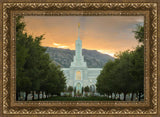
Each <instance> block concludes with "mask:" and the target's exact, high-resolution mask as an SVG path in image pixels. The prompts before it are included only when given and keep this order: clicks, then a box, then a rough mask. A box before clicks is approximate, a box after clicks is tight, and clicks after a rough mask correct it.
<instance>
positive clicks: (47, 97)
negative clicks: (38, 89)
mask: <svg viewBox="0 0 160 117" xmlns="http://www.w3.org/2000/svg"><path fill="white" fill-rule="evenodd" d="M47 95H48V93H47V91H46V99H47V98H48V97H47Z"/></svg>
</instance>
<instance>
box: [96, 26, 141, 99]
mask: <svg viewBox="0 0 160 117" xmlns="http://www.w3.org/2000/svg"><path fill="white" fill-rule="evenodd" d="M134 33H135V38H136V39H137V40H138V41H139V43H140V45H138V46H137V47H136V49H135V50H133V51H129V50H127V51H124V52H120V53H119V54H117V55H116V58H115V60H114V61H109V62H107V63H106V65H105V66H104V68H103V70H102V71H101V73H100V75H99V76H98V77H97V83H96V86H97V90H98V92H100V93H101V94H108V95H111V97H112V93H115V94H116V93H119V96H120V93H123V94H124V100H126V94H127V93H132V99H131V100H133V94H134V93H136V94H138V95H139V100H140V97H141V95H142V94H144V27H143V26H141V25H137V28H136V31H134Z"/></svg>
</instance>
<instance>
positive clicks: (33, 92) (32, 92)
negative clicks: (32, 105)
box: [32, 91, 34, 101]
mask: <svg viewBox="0 0 160 117" xmlns="http://www.w3.org/2000/svg"><path fill="white" fill-rule="evenodd" d="M32 100H33V101H34V91H32Z"/></svg>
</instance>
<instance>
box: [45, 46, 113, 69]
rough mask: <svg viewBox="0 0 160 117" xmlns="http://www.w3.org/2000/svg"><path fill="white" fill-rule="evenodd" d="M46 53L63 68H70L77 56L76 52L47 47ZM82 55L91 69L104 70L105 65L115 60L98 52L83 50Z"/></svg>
mask: <svg viewBox="0 0 160 117" xmlns="http://www.w3.org/2000/svg"><path fill="white" fill-rule="evenodd" d="M45 48H46V53H48V54H49V56H50V58H51V60H52V61H54V63H56V64H57V65H60V66H61V67H63V68H69V67H70V64H71V62H72V61H73V56H74V55H75V50H70V49H61V48H53V47H45ZM82 55H83V56H84V61H86V62H87V66H88V67H89V68H102V67H103V66H104V65H105V63H106V62H107V61H109V60H114V58H113V57H111V56H109V55H107V54H102V53H100V52H98V51H96V50H87V49H83V50H82Z"/></svg>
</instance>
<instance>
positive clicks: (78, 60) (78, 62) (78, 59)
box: [70, 24, 87, 67]
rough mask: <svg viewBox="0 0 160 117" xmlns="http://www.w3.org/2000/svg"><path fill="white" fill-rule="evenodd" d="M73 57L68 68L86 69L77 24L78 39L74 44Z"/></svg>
mask: <svg viewBox="0 0 160 117" xmlns="http://www.w3.org/2000/svg"><path fill="white" fill-rule="evenodd" d="M75 45H76V47H75V56H74V58H73V62H71V66H70V67H87V64H86V62H85V61H84V57H83V55H82V40H81V39H80V24H78V39H77V40H76V43H75Z"/></svg>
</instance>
